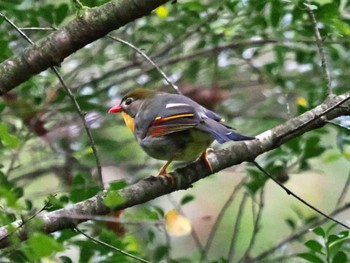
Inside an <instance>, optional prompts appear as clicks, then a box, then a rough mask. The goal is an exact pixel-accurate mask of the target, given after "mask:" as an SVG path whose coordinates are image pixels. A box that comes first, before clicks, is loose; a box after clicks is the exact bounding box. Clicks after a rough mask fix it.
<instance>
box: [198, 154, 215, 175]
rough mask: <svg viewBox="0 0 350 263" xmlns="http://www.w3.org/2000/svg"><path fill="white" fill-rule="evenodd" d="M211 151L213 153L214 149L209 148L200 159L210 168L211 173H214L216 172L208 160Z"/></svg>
mask: <svg viewBox="0 0 350 263" xmlns="http://www.w3.org/2000/svg"><path fill="white" fill-rule="evenodd" d="M210 151H213V148H207V149H206V150H205V151H204V152H203V153H202V154H201V156H200V157H199V159H202V160H203V161H204V162H205V163H206V164H207V165H208V167H209V169H210V171H211V172H212V173H213V172H214V170H213V167H212V166H211V163H210V162H209V160H208V153H209V152H210Z"/></svg>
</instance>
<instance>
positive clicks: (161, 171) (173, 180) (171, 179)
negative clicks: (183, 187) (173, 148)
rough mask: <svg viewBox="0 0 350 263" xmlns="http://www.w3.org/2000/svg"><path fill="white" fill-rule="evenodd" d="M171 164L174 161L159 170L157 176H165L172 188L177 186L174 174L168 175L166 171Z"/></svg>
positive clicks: (168, 162)
mask: <svg viewBox="0 0 350 263" xmlns="http://www.w3.org/2000/svg"><path fill="white" fill-rule="evenodd" d="M171 162H172V159H171V160H169V161H167V163H166V164H165V165H164V166H163V167H162V168H161V169H160V170H159V172H158V175H157V176H163V177H164V178H165V179H167V181H170V183H171V185H172V186H174V185H175V178H174V176H173V175H172V174H169V173H167V171H166V169H167V168H168V166H169V165H170V163H171Z"/></svg>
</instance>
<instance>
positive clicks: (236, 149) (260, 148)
mask: <svg viewBox="0 0 350 263" xmlns="http://www.w3.org/2000/svg"><path fill="white" fill-rule="evenodd" d="M349 114H350V92H348V93H345V94H343V95H339V96H333V97H332V98H328V99H327V100H326V101H325V102H324V103H322V104H321V105H319V106H317V107H316V108H314V109H312V110H310V111H308V112H306V113H304V114H302V115H300V116H298V117H295V118H293V119H291V120H289V121H287V122H286V123H284V124H281V125H279V126H277V127H275V128H273V129H271V130H268V131H266V132H264V133H262V134H260V135H258V136H257V139H256V140H254V141H246V142H237V143H235V144H234V145H232V146H231V147H228V148H226V149H222V150H219V151H216V152H213V153H211V154H209V156H208V159H209V161H210V162H211V164H212V167H213V170H214V172H219V171H221V170H223V169H225V168H227V167H230V166H233V165H237V164H240V163H242V162H244V161H252V160H254V159H255V158H256V157H257V156H259V155H260V154H262V153H264V152H267V151H270V150H272V149H275V148H277V147H279V146H280V145H281V144H283V143H285V142H287V141H289V140H291V139H294V138H296V137H298V136H301V135H302V134H304V133H306V132H308V131H311V130H314V129H317V128H320V127H323V126H324V125H325V124H327V120H331V119H334V118H336V117H339V116H341V115H349ZM210 174H211V172H210V170H209V168H208V166H207V165H206V164H205V163H204V162H203V161H202V160H198V161H196V162H194V163H191V164H189V165H187V166H185V167H183V168H179V169H177V170H175V171H174V172H173V173H172V176H173V179H174V180H169V179H167V178H165V177H149V178H146V179H144V180H141V181H139V182H137V183H135V184H133V185H130V186H128V187H125V188H124V189H121V190H118V191H117V192H118V195H119V196H120V197H121V199H122V200H123V202H121V203H120V204H119V205H117V206H116V207H114V208H113V210H120V209H125V208H128V207H131V206H134V205H137V204H141V203H145V202H147V201H149V200H152V199H155V198H157V197H160V196H162V195H165V194H168V193H171V192H174V191H177V190H181V189H187V188H189V187H191V186H192V184H193V183H195V182H197V181H198V180H200V179H202V178H204V177H207V176H209V175H210ZM105 196H106V191H104V192H102V193H100V194H98V195H96V196H94V197H92V198H89V199H87V200H85V201H82V202H79V203H77V204H73V205H71V206H68V207H65V208H63V209H59V210H56V211H53V212H49V213H45V214H42V215H39V216H38V218H39V219H41V220H42V223H43V224H42V230H43V231H45V232H46V233H52V232H55V231H58V230H62V229H65V228H72V227H75V226H76V225H77V224H79V223H81V222H83V221H86V220H87V219H86V217H85V219H84V217H81V219H77V215H86V216H88V215H105V214H108V213H110V212H111V210H112V209H111V208H109V207H107V206H105V205H104V203H103V199H104V197H105ZM30 224H31V223H30V222H29V223H28V224H26V225H24V226H22V225H21V221H20V220H18V221H16V222H14V223H12V224H11V227H10V226H4V227H1V228H0V240H2V237H4V236H7V235H8V233H9V232H10V231H11V230H10V229H13V227H15V228H16V227H19V226H22V227H21V228H20V229H19V230H18V233H17V234H18V236H19V237H20V238H21V239H22V240H24V239H26V238H27V234H26V228H29V229H31V227H33V226H31V225H30ZM8 245H9V240H8V239H3V240H2V241H1V242H0V247H6V246H8Z"/></svg>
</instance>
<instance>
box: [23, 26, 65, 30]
mask: <svg viewBox="0 0 350 263" xmlns="http://www.w3.org/2000/svg"><path fill="white" fill-rule="evenodd" d="M19 29H20V30H22V31H57V30H58V28H56V27H53V26H52V27H20V28H19Z"/></svg>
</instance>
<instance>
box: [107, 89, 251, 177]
mask: <svg viewBox="0 0 350 263" xmlns="http://www.w3.org/2000/svg"><path fill="white" fill-rule="evenodd" d="M108 112H109V113H122V116H123V118H124V121H125V124H126V126H128V127H129V128H130V130H131V131H132V132H133V134H134V136H135V138H136V140H137V142H138V143H139V144H140V146H141V148H142V149H143V150H144V151H145V152H146V153H147V154H148V155H149V156H151V157H153V158H155V159H159V160H165V161H167V162H166V164H165V165H164V166H163V167H162V168H161V169H160V171H159V173H158V176H162V175H164V176H166V175H167V168H168V166H169V165H170V163H171V162H172V161H186V162H189V161H195V160H196V159H203V160H204V161H205V162H206V163H207V165H208V167H209V169H210V170H211V172H213V168H212V166H211V164H210V162H209V160H208V159H207V154H208V147H209V146H210V145H211V144H212V143H213V142H214V141H215V140H216V141H217V142H218V143H220V144H223V143H225V142H229V141H244V140H253V139H255V137H251V136H245V135H241V134H239V133H237V132H235V131H234V129H233V128H232V127H230V126H229V125H227V124H225V122H224V119H223V118H221V117H220V116H219V115H218V114H217V113H215V112H213V111H211V110H209V109H207V108H205V107H203V106H201V105H200V104H198V103H197V102H195V101H193V100H192V99H190V98H188V97H186V96H184V95H182V94H173V93H166V92H161V91H154V90H149V89H145V88H137V89H134V90H131V91H129V92H127V93H126V94H125V95H124V97H123V98H122V100H121V102H120V104H118V105H115V106H113V107H112V108H110V109H109V111H108Z"/></svg>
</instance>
